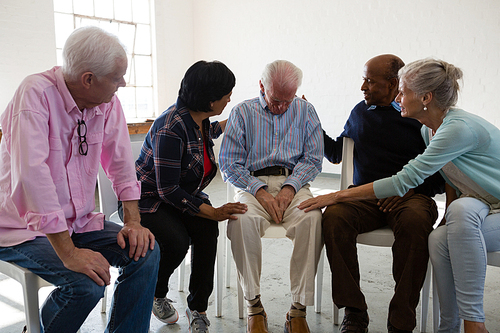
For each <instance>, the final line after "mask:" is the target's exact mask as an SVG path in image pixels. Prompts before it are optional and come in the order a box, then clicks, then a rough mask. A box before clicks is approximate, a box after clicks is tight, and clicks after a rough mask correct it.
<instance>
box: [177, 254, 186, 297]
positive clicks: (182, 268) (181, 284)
mask: <svg viewBox="0 0 500 333" xmlns="http://www.w3.org/2000/svg"><path fill="white" fill-rule="evenodd" d="M178 269H179V288H178V290H179V291H184V277H185V273H186V259H185V258H184V259H183V260H182V262H181V264H180V265H179V267H178Z"/></svg>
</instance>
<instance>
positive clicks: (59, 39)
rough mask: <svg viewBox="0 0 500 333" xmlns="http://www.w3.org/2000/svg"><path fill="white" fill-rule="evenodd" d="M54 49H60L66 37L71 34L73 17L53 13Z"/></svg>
mask: <svg viewBox="0 0 500 333" xmlns="http://www.w3.org/2000/svg"><path fill="white" fill-rule="evenodd" d="M54 25H55V29H56V48H58V49H62V48H63V46H64V43H65V42H66V39H67V38H68V36H69V35H70V34H71V33H72V32H73V29H74V27H73V15H71V14H69V15H68V14H59V13H54Z"/></svg>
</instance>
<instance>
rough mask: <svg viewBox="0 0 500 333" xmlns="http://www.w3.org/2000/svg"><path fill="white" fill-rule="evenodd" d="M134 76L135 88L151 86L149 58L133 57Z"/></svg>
mask: <svg viewBox="0 0 500 333" xmlns="http://www.w3.org/2000/svg"><path fill="white" fill-rule="evenodd" d="M135 75H136V83H135V84H136V85H137V86H151V85H152V82H151V76H152V75H153V73H152V70H151V57H146V56H138V55H136V56H135Z"/></svg>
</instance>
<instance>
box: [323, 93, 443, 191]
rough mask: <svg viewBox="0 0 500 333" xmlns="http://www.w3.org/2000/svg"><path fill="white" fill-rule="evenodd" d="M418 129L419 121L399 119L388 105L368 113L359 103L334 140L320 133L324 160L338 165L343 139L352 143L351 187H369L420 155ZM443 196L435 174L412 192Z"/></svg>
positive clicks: (423, 145) (441, 182) (363, 105)
mask: <svg viewBox="0 0 500 333" xmlns="http://www.w3.org/2000/svg"><path fill="white" fill-rule="evenodd" d="M421 127H422V124H421V123H420V122H419V121H417V120H415V119H410V118H403V117H401V114H400V112H399V111H398V110H396V109H395V108H394V107H393V106H392V105H391V106H377V107H376V108H373V109H369V106H368V105H366V103H365V102H364V101H361V102H360V103H358V104H357V105H356V106H355V107H354V109H353V110H352V111H351V114H350V116H349V119H348V120H347V122H346V124H345V126H344V131H343V132H342V134H341V135H340V136H339V137H338V138H337V139H336V140H333V139H332V138H330V137H329V136H328V135H327V134H326V133H325V132H323V134H324V141H325V157H326V158H327V159H328V160H329V161H330V162H332V163H340V162H341V161H342V145H343V137H348V138H351V139H353V141H354V174H353V183H354V185H363V184H367V183H371V182H373V181H375V180H378V179H381V178H386V177H389V176H392V175H394V174H396V173H397V172H398V171H400V170H401V169H402V168H403V166H404V165H406V163H408V161H409V160H411V159H412V158H414V157H416V156H417V155H418V154H420V153H422V152H423V151H424V149H425V143H424V140H423V139H422V136H421V134H420V128H421ZM443 192H444V179H443V177H441V175H440V174H439V172H437V173H435V174H434V175H432V176H431V177H429V178H427V179H426V180H425V182H424V183H423V184H422V185H420V186H418V187H417V188H415V193H420V194H425V195H427V196H429V197H433V196H434V195H435V194H438V193H443Z"/></svg>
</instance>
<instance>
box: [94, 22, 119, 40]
mask: <svg viewBox="0 0 500 333" xmlns="http://www.w3.org/2000/svg"><path fill="white" fill-rule="evenodd" d="M119 25H120V24H119V23H117V22H113V21H110V20H100V21H99V27H100V28H102V29H104V30H106V31H107V32H111V33H112V34H113V35H115V36H118V26H119Z"/></svg>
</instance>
